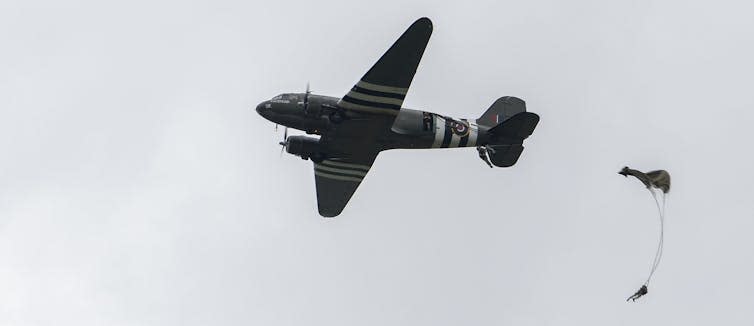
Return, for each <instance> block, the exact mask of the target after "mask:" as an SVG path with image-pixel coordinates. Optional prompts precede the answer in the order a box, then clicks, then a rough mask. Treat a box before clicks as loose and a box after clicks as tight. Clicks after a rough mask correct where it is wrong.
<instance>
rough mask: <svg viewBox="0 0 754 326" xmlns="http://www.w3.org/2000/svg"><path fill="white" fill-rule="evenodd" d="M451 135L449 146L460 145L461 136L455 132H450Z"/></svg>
mask: <svg viewBox="0 0 754 326" xmlns="http://www.w3.org/2000/svg"><path fill="white" fill-rule="evenodd" d="M450 135H451V136H450V144H448V148H451V147H458V144H459V143H460V142H461V137H460V136H458V135H457V134H456V133H455V132H452V133H450Z"/></svg>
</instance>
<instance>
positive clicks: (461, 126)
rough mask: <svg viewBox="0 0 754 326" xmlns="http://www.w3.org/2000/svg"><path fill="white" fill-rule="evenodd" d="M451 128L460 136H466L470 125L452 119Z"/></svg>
mask: <svg viewBox="0 0 754 326" xmlns="http://www.w3.org/2000/svg"><path fill="white" fill-rule="evenodd" d="M450 129H451V130H452V131H453V133H454V134H456V135H458V136H459V137H466V136H467V135H468V134H469V126H468V125H467V124H465V123H463V122H460V121H452V122H451V123H450Z"/></svg>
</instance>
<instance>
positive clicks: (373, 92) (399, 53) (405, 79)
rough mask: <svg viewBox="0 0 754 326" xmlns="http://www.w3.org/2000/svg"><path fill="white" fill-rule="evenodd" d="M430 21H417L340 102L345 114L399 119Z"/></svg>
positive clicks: (429, 27) (420, 56) (422, 51)
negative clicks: (351, 112)
mask: <svg viewBox="0 0 754 326" xmlns="http://www.w3.org/2000/svg"><path fill="white" fill-rule="evenodd" d="M430 35H432V21H430V20H429V18H426V17H424V18H420V19H418V20H417V21H415V22H414V23H413V24H411V26H410V27H409V28H408V29H407V30H406V31H405V32H404V33H403V35H401V37H400V38H398V40H397V41H395V43H393V46H391V47H390V49H388V50H387V52H385V54H383V55H382V57H381V58H380V60H378V61H377V63H375V64H374V66H372V68H371V69H369V71H367V73H366V74H365V75H364V77H361V80H359V82H358V83H356V85H355V86H354V87H353V88H351V91H349V92H348V94H346V96H344V97H343V98H342V99H341V100H340V101H339V102H338V106H339V107H341V108H343V109H345V110H352V111H358V112H366V113H374V114H384V115H390V116H392V117H393V118H394V117H395V116H396V115H398V112H399V111H400V109H401V105H402V104H403V99H404V98H405V97H406V92H407V91H408V88H409V86H411V81H412V80H413V79H414V74H415V73H416V68H417V66H419V61H421V58H422V55H423V54H424V49H425V48H426V47H427V42H429V37H430Z"/></svg>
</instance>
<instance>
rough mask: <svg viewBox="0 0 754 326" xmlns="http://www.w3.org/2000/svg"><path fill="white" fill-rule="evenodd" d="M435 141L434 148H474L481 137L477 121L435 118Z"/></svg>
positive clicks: (438, 116) (436, 116)
mask: <svg viewBox="0 0 754 326" xmlns="http://www.w3.org/2000/svg"><path fill="white" fill-rule="evenodd" d="M434 122H435V123H434V125H435V141H434V142H433V143H432V148H450V147H473V146H476V141H477V137H478V136H479V126H478V125H477V123H476V120H467V119H460V120H455V119H453V118H449V117H443V116H440V115H437V114H436V115H435V116H434Z"/></svg>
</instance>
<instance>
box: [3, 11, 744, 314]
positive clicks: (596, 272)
mask: <svg viewBox="0 0 754 326" xmlns="http://www.w3.org/2000/svg"><path fill="white" fill-rule="evenodd" d="M751 12H752V7H751V5H749V4H746V3H745V2H738V1H717V2H714V4H713V3H711V2H707V1H625V2H618V1H569V2H561V1H526V2H524V3H519V2H500V1H487V2H472V1H464V2H461V3H456V4H450V3H447V4H443V3H439V2H436V1H413V2H406V1H379V2H370V3H356V2H353V1H314V2H283V1H280V2H272V1H265V2H261V1H260V2H255V1H251V2H248V1H245V2H244V1H190V2H186V1H129V2H127V3H102V2H99V1H67V2H65V3H61V2H55V1H15V0H11V1H3V2H2V4H0V44H2V51H0V153H2V154H0V155H1V156H0V325H208V324H212V325H332V326H334V325H348V326H352V325H510V324H513V325H569V324H570V325H574V324H578V325H634V324H637V323H642V324H644V325H668V324H670V325H711V324H716V325H751V324H754V312H752V310H751V306H752V303H754V278H752V276H751V275H754V262H752V248H754V240H752V238H751V234H752V230H754V218H752V217H753V216H752V202H751V198H750V196H751V194H752V193H753V191H752V190H753V189H752V184H754V173H752V170H751V167H752V165H754V156H752V154H751V153H750V150H751V145H750V141H751V139H752V137H753V136H754V131H752V129H751V125H752V123H753V122H754V113H752V110H751V108H752V107H753V106H754V99H752V97H751V85H752V82H753V81H752V76H754V64H752V62H751V58H754V43H752V40H754V21H752V20H751ZM421 16H427V17H430V18H431V19H432V20H433V22H434V33H433V36H432V39H431V40H430V42H429V46H428V48H427V51H426V52H425V56H424V59H423V61H422V64H421V65H420V66H419V69H418V72H417V75H416V77H415V79H414V82H413V84H412V87H411V90H410V91H409V94H408V97H407V98H406V102H405V106H407V107H412V108H419V109H426V110H431V111H435V112H439V113H443V114H447V115H451V116H455V117H469V118H475V117H478V116H479V115H481V113H482V112H483V111H484V110H485V109H486V108H487V107H488V106H489V105H490V104H491V103H492V102H493V101H494V100H495V99H496V98H498V97H500V96H504V95H514V96H518V97H521V98H523V99H525V100H526V101H527V106H528V109H529V110H530V111H532V112H536V113H538V114H540V116H541V117H542V120H541V122H540V124H539V127H538V128H537V130H536V131H535V133H534V135H533V136H532V137H531V138H530V139H529V140H527V142H526V143H525V146H526V150H525V151H524V153H523V156H522V157H521V159H520V160H519V162H518V164H517V165H516V166H514V167H513V168H510V169H495V170H492V169H489V168H488V167H487V166H486V165H485V164H484V163H483V162H481V161H479V159H478V158H477V155H476V152H475V151H474V150H473V149H456V150H434V151H433V150H425V151H390V152H385V153H382V154H380V156H379V157H378V159H377V161H376V163H375V165H374V167H373V169H372V170H371V172H370V174H369V175H368V176H367V178H366V179H365V181H364V183H362V185H361V187H360V189H359V190H358V191H357V192H356V195H355V196H354V198H353V200H352V201H351V203H350V204H349V206H347V207H346V209H345V210H344V212H343V214H342V215H341V216H339V217H338V218H336V219H332V220H326V219H322V218H320V217H319V216H318V214H317V210H316V200H315V194H314V180H313V176H312V174H313V172H312V166H311V163H310V162H304V161H302V160H300V159H297V158H295V157H292V156H289V155H284V156H283V157H282V158H280V157H279V156H278V152H279V146H277V145H276V143H277V142H278V141H279V140H280V137H282V130H281V131H280V132H279V133H275V132H274V126H273V125H272V124H271V123H269V122H268V121H266V120H264V119H263V118H261V117H259V116H257V115H256V112H254V110H253V108H254V106H255V105H256V104H257V103H259V102H261V101H263V100H266V99H269V98H270V97H272V96H274V95H276V94H278V93H283V92H302V91H303V90H304V88H305V86H306V83H307V81H308V82H310V83H311V87H312V90H313V91H314V92H315V93H317V94H326V95H333V96H342V95H343V94H345V92H346V91H347V90H348V89H349V88H350V87H351V86H352V85H353V83H354V82H355V81H357V80H358V79H359V77H361V75H362V74H363V73H364V72H365V71H366V70H367V69H368V68H369V67H370V66H371V64H372V63H373V62H374V61H375V60H376V59H377V58H379V56H380V55H381V54H382V53H383V52H384V51H385V50H386V49H387V47H388V46H390V44H392V42H393V41H394V40H395V39H396V38H397V37H398V36H399V35H400V34H401V33H402V32H403V31H404V30H405V28H406V27H408V26H409V25H410V24H411V22H413V21H414V20H415V19H416V18H418V17H421ZM623 165H630V166H631V167H634V168H637V169H643V170H649V169H655V168H665V169H667V170H669V171H670V172H671V174H672V175H673V187H674V188H673V190H672V192H671V194H670V198H669V202H668V217H667V230H666V232H667V233H666V242H665V255H664V260H663V262H662V264H661V266H660V268H659V270H658V272H657V273H656V274H655V277H654V279H653V283H652V284H651V286H650V293H649V295H648V296H646V297H645V298H643V299H641V302H640V303H638V302H637V303H636V304H628V303H626V302H624V301H623V300H624V299H625V297H627V296H628V295H630V294H631V293H632V292H633V291H634V290H636V288H637V287H638V286H639V285H641V282H643V280H644V278H645V277H646V273H647V272H648V269H649V267H650V263H651V259H652V257H653V254H654V249H655V247H654V246H655V245H656V243H655V241H656V239H657V234H656V233H657V221H656V216H655V215H654V214H655V211H654V209H655V208H654V206H653V203H652V201H651V198H650V196H649V195H648V194H647V193H646V191H645V190H643V189H642V187H641V185H640V184H639V183H638V182H637V181H635V180H626V179H624V178H623V177H621V176H619V175H617V174H616V172H617V171H618V170H619V169H620V168H621V167H622V166H623Z"/></svg>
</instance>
